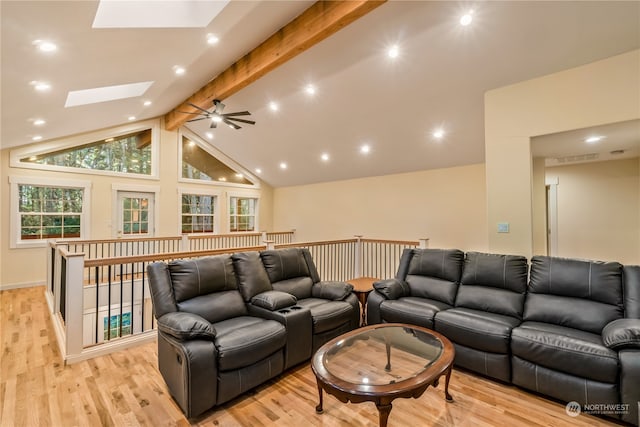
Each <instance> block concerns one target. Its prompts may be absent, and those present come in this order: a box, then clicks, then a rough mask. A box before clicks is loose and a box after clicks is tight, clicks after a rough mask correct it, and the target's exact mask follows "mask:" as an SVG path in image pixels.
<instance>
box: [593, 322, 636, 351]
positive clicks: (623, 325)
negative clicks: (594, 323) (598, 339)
mask: <svg viewBox="0 0 640 427" xmlns="http://www.w3.org/2000/svg"><path fill="white" fill-rule="evenodd" d="M602 342H603V343H604V345H606V346H607V347H609V348H611V349H613V350H622V349H632V348H635V349H640V319H618V320H614V321H613V322H610V323H608V324H607V326H605V327H604V329H603V330H602Z"/></svg>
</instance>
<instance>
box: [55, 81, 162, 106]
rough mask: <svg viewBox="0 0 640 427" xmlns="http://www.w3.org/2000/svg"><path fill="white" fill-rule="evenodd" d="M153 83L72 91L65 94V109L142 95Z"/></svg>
mask: <svg viewBox="0 0 640 427" xmlns="http://www.w3.org/2000/svg"><path fill="white" fill-rule="evenodd" d="M152 84H153V82H140V83H131V84H126V85H116V86H105V87H96V88H93V89H84V90H73V91H70V92H69V93H68V94H67V102H65V103H64V106H65V107H75V106H77V105H86V104H96V103H98V102H106V101H115V100H116V99H125V98H133V97H135V96H141V95H143V94H144V93H145V92H146V91H147V89H149V87H150V86H151V85H152Z"/></svg>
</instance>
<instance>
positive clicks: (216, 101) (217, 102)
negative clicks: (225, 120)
mask: <svg viewBox="0 0 640 427" xmlns="http://www.w3.org/2000/svg"><path fill="white" fill-rule="evenodd" d="M213 105H214V106H215V107H216V108H215V110H214V111H215V112H216V113H218V114H222V111H223V110H224V107H225V105H224V104H223V103H222V102H221V101H220V100H219V99H214V100H213Z"/></svg>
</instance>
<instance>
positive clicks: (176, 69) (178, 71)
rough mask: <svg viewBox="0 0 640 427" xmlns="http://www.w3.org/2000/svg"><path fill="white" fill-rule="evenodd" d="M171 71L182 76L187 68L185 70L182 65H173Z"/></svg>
mask: <svg viewBox="0 0 640 427" xmlns="http://www.w3.org/2000/svg"><path fill="white" fill-rule="evenodd" d="M173 72H174V73H176V76H182V75H183V74H184V73H186V72H187V70H185V69H184V67H181V66H179V65H174V67H173Z"/></svg>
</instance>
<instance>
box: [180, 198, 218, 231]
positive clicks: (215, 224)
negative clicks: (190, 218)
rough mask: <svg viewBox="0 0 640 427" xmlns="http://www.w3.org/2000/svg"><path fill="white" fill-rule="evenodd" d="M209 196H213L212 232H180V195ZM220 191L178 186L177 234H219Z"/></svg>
mask: <svg viewBox="0 0 640 427" xmlns="http://www.w3.org/2000/svg"><path fill="white" fill-rule="evenodd" d="M183 195H192V196H210V197H214V198H215V199H214V202H213V232H211V233H183V232H182V196H183ZM221 197H222V192H221V191H220V190H213V189H210V188H186V187H178V235H179V236H211V235H214V234H220V216H221V212H220V207H221V204H220V198H221Z"/></svg>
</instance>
